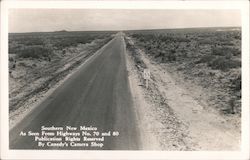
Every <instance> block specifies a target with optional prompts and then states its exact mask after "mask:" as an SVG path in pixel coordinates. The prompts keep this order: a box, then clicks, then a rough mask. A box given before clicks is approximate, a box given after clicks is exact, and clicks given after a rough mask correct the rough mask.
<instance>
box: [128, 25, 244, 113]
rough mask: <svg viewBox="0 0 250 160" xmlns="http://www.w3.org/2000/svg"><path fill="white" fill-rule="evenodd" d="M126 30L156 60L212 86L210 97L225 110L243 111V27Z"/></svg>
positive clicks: (194, 80)
mask: <svg viewBox="0 0 250 160" xmlns="http://www.w3.org/2000/svg"><path fill="white" fill-rule="evenodd" d="M126 34H127V36H129V37H130V38H132V39H133V40H134V43H135V46H136V47H138V48H139V49H141V50H143V51H144V53H145V54H146V55H148V56H149V57H150V58H151V59H152V60H153V61H155V62H157V63H158V64H166V65H168V68H169V70H171V71H173V72H176V73H178V74H179V75H180V76H183V78H184V79H185V80H186V81H190V82H192V83H194V84H197V85H198V86H201V87H203V88H204V89H205V90H212V91H211V92H213V93H212V94H210V95H209V96H210V97H209V98H208V99H209V101H211V102H213V106H214V107H216V108H218V109H219V110H220V111H222V113H233V114H235V113H241V30H240V28H222V29H219V28H197V29H172V30H145V31H128V32H126ZM130 48H131V47H130ZM134 50H135V49H134ZM137 59H138V58H137Z"/></svg>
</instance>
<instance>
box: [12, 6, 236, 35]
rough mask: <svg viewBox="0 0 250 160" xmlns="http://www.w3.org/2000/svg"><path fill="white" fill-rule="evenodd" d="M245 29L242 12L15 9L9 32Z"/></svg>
mask: <svg viewBox="0 0 250 160" xmlns="http://www.w3.org/2000/svg"><path fill="white" fill-rule="evenodd" d="M221 26H241V19H240V11H239V10H167V9H166V10H110V9H109V10H101V9H100V10H93V9H91V10H87V9H12V10H10V12H9V32H43V31H59V30H68V31H85V30H133V29H163V28H190V27H221Z"/></svg>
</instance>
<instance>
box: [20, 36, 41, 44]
mask: <svg viewBox="0 0 250 160" xmlns="http://www.w3.org/2000/svg"><path fill="white" fill-rule="evenodd" d="M15 40H16V41H17V42H18V43H19V44H23V45H27V46H31V45H44V42H43V40H42V38H39V37H32V36H27V37H26V36H22V37H19V38H16V39H15Z"/></svg>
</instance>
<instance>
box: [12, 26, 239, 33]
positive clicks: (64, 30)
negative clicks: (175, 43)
mask: <svg viewBox="0 0 250 160" xmlns="http://www.w3.org/2000/svg"><path fill="white" fill-rule="evenodd" d="M196 28H197V29H198V28H204V29H205V28H241V26H215V27H204V26H202V27H183V28H182V27H176V28H152V29H151V28H148V29H120V30H73V31H71V30H66V29H62V30H56V31H35V32H32V31H31V32H8V33H11V34H15V33H51V32H121V31H147V30H175V29H196Z"/></svg>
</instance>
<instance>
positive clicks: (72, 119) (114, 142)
mask: <svg viewBox="0 0 250 160" xmlns="http://www.w3.org/2000/svg"><path fill="white" fill-rule="evenodd" d="M125 52H126V49H125V43H124V39H123V36H122V33H118V34H116V36H115V37H114V38H113V39H112V40H111V41H110V42H109V43H108V44H107V45H106V46H105V47H103V48H102V49H100V50H99V51H98V52H97V53H96V55H95V56H93V57H92V58H91V59H89V60H88V61H87V62H86V63H85V64H84V65H82V66H81V67H80V68H79V70H77V71H76V72H75V73H74V74H72V76H71V77H69V78H68V79H67V80H66V81H65V82H64V83H63V84H62V85H61V86H59V87H58V88H57V89H56V90H55V91H54V92H53V93H52V94H51V95H50V96H48V97H47V98H46V99H45V100H44V101H42V102H41V103H40V104H39V105H38V106H36V107H35V108H34V109H33V110H32V111H31V112H30V113H29V114H28V115H27V116H26V117H25V118H24V119H23V120H22V121H21V122H20V123H18V124H17V125H16V126H15V127H13V128H12V129H11V130H10V133H9V143H10V144H9V147H10V149H77V150H81V149H82V150H99V149H101V150H137V149H139V148H140V142H139V132H138V131H137V130H138V128H137V125H136V118H135V110H134V108H133V101H132V97H131V93H130V87H129V82H128V75H127V69H126V60H125ZM42 126H46V127H51V126H55V127H66V126H72V127H80V126H92V127H96V128H97V129H98V131H99V132H108V131H111V133H112V131H118V132H119V136H113V137H112V136H111V137H105V140H104V142H103V143H104V146H103V147H84V146H83V147H79V146H78V147H70V146H69V147H55V146H52V147H51V146H45V147H39V146H38V145H37V143H38V142H37V141H35V140H34V136H20V133H21V131H23V132H26V133H27V132H29V131H32V132H39V133H40V132H41V127H42ZM64 131H65V130H64ZM69 132H70V131H69Z"/></svg>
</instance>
